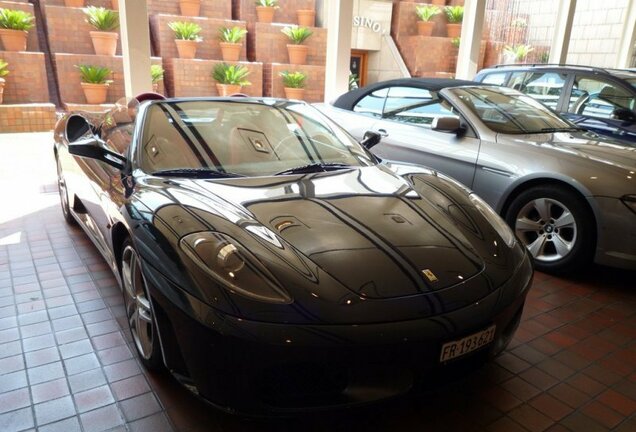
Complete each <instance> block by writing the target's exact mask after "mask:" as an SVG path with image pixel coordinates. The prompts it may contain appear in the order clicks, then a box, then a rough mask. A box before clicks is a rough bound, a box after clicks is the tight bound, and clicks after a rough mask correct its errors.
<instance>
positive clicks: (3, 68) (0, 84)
mask: <svg viewBox="0 0 636 432" xmlns="http://www.w3.org/2000/svg"><path fill="white" fill-rule="evenodd" d="M8 66H9V64H8V63H7V62H6V61H4V60H2V59H0V104H1V103H2V98H3V95H4V83H5V81H4V77H6V76H7V75H9V69H7V67H8Z"/></svg>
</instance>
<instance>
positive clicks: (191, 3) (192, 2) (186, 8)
mask: <svg viewBox="0 0 636 432" xmlns="http://www.w3.org/2000/svg"><path fill="white" fill-rule="evenodd" d="M179 8H180V10H181V15H183V16H192V17H197V16H199V13H200V12H201V0H179Z"/></svg>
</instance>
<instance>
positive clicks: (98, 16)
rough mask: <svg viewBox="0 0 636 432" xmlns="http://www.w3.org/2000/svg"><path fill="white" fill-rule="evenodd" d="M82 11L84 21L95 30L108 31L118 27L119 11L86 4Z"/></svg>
mask: <svg viewBox="0 0 636 432" xmlns="http://www.w3.org/2000/svg"><path fill="white" fill-rule="evenodd" d="M84 13H85V14H86V22H87V23H89V24H90V25H91V26H93V28H95V30H98V31H103V32H110V31H113V30H117V29H118V28H119V12H116V11H114V10H111V9H106V8H104V7H95V6H88V7H87V8H85V9H84Z"/></svg>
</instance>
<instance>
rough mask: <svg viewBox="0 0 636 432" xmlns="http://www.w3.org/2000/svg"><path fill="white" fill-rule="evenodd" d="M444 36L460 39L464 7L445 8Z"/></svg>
mask: <svg viewBox="0 0 636 432" xmlns="http://www.w3.org/2000/svg"><path fill="white" fill-rule="evenodd" d="M444 13H445V14H446V20H447V21H448V22H447V23H446V34H447V36H448V37H449V38H456V37H460V36H461V34H462V21H463V19H464V6H446V7H445V8H444Z"/></svg>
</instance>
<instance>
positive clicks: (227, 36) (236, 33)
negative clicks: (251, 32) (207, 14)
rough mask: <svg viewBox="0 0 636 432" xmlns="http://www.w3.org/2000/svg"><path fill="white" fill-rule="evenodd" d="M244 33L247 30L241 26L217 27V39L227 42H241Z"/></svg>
mask: <svg viewBox="0 0 636 432" xmlns="http://www.w3.org/2000/svg"><path fill="white" fill-rule="evenodd" d="M246 34H247V30H245V29H244V28H242V27H232V28H228V27H221V28H220V29H219V39H221V41H223V42H228V43H241V40H243V38H244V37H245V35H246Z"/></svg>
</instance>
